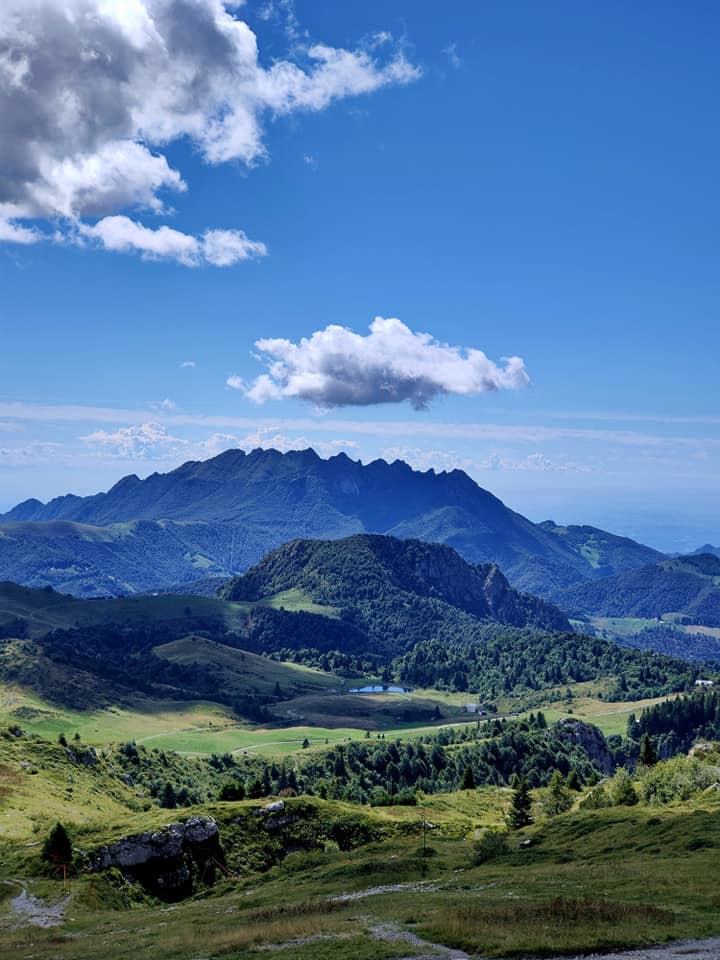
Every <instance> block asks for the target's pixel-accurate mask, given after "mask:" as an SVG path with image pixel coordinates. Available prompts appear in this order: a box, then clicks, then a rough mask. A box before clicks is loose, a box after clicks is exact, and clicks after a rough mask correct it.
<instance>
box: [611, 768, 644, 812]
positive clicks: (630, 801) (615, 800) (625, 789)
mask: <svg viewBox="0 0 720 960" xmlns="http://www.w3.org/2000/svg"><path fill="white" fill-rule="evenodd" d="M608 790H609V794H610V801H611V803H612V805H613V806H614V807H632V806H634V805H635V804H636V803H638V801H639V800H640V797H639V796H638V793H637V790H636V789H635V787H634V786H633V782H632V778H631V776H630V774H629V773H628V772H627V770H626V769H625V768H624V767H620V769H619V770H618V771H617V773H616V774H615V776H614V777H613V778H612V780H611V781H610V783H609V784H608Z"/></svg>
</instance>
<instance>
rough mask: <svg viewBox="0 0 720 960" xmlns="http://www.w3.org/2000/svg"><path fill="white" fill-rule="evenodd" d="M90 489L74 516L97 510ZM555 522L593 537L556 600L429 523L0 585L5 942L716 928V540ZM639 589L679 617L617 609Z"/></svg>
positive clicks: (392, 955)
mask: <svg viewBox="0 0 720 960" xmlns="http://www.w3.org/2000/svg"><path fill="white" fill-rule="evenodd" d="M240 463H241V464H244V461H243V460H242V459H241V460H240ZM272 463H273V464H274V465H275V466H277V465H278V464H279V468H280V475H281V477H282V473H283V471H286V470H287V469H288V468H290V467H292V469H293V470H296V468H297V461H293V459H292V458H290V460H287V459H284V458H281V459H280V460H277V459H274V460H272ZM301 463H303V464H304V465H305V467H306V466H307V463H310V464H311V465H313V469H315V468H316V466H317V465H316V464H315V461H314V460H312V458H310V459H309V460H308V458H307V457H305V458H301ZM257 464H258V465H261V466H262V467H263V468H264V469H266V468H267V466H268V464H267V461H265V460H264V459H262V458H261V459H259V460H258V461H257ZM341 466H343V469H345V467H346V465H345V464H344V463H343V462H342V461H341ZM274 468H275V467H274ZM322 469H323V470H324V469H325V468H324V467H323V468H322ZM374 469H375V470H376V471H377V473H378V475H379V477H380V480H381V481H382V480H383V474H384V469H385V468H384V467H377V468H374ZM394 469H397V468H394ZM194 470H195V468H193V471H194ZM360 475H362V473H361V474H360ZM403 475H405V474H403ZM410 476H411V477H413V474H412V473H411V474H410ZM180 479H181V485H180V491H181V492H182V491H183V490H184V487H183V483H184V480H183V478H182V477H181V478H180ZM466 479H467V478H466ZM435 480H437V476H436V475H434V474H433V475H432V476H431V477H429V478H427V477H425V478H424V479H422V480H419V479H417V478H414V479H413V480H412V482H413V483H415V482H417V483H418V484H419V489H420V490H424V489H425V486H426V485H427V484H429V485H430V486H433V485H434V483H435ZM283 482H284V481H283ZM383 482H384V481H383ZM445 482H446V481H443V483H445ZM452 482H453V483H460V485H461V487H463V489H465V487H467V484H466V481H465V480H463V479H462V478H456V479H454V480H453V481H452ZM138 483H141V482H140V481H138ZM153 483H154V484H155V485H156V487H157V484H161V483H164V480H163V479H162V477H159V478H156V479H155V480H154V481H153ZM129 489H130V490H132V491H136V492H137V493H139V491H138V486H137V484H136V483H135V482H132V483H130V484H129ZM209 489H211V490H212V489H215V494H210V502H212V497H213V495H217V496H220V495H221V494H222V496H223V497H225V495H226V489H227V488H226V487H224V486H220V487H215V488H212V487H210V488H209ZM468 489H470V490H472V487H469V488H468ZM120 492H121V493H122V494H123V496H125V493H124V485H122V484H121V491H120ZM135 495H136V494H135V493H134V494H133V496H135ZM472 496H478V494H476V493H472ZM178 497H179V498H180V494H178ZM76 500H77V498H70V500H67V498H66V499H65V500H63V501H61V502H60V503H59V504H56V505H55V506H53V508H52V509H53V510H57V511H59V512H60V513H62V512H63V511H65V510H69V511H70V513H71V514H73V515H76V514H77V516H82V517H84V518H86V516H85V514H86V512H87V511H90V510H91V509H92V510H96V509H98V504H105V503H106V501H104V500H102V498H101V499H100V501H94V503H93V504H87V505H86V504H84V503H82V502H80V503H78V502H76ZM170 502H172V500H171V501H170ZM180 502H181V500H180V499H178V509H180V506H179V504H180ZM498 503H499V501H498ZM42 509H44V508H42ZM42 509H41V508H40V507H33V506H25V507H23V510H27V511H29V512H30V513H31V514H32V515H33V516H34V515H35V513H38V515H41V514H42ZM102 509H103V510H106V506H103V507H102ZM183 509H185V508H183ZM493 509H498V510H499V509H500V508H495V507H493ZM503 509H504V508H503ZM171 512H172V511H171ZM500 515H501V516H505V515H504V514H502V512H501V513H500ZM103 519H113V514H112V513H106V514H104V515H103ZM505 519H507V518H505ZM78 522H79V521H78V520H57V519H53V520H50V521H45V520H34V519H32V520H21V521H16V520H12V521H10V524H12V523H21V524H30V525H32V524H38V525H40V527H42V524H45V523H49V524H61V526H60V529H59V531H58V530H55V532H54V533H53V536H55V534H56V533H58V532H59V533H60V535H61V536H65V535H66V533H67V528H66V527H65V526H63V524H67V523H72V524H76V523H78ZM83 522H84V520H83ZM113 522H116V521H113ZM138 522H139V521H138ZM149 522H152V523H155V522H156V521H146V520H143V521H142V523H149ZM157 522H159V521H157ZM162 522H163V523H165V521H162ZM173 522H175V521H173ZM183 522H185V521H183ZM193 522H195V521H193ZM503 522H505V520H503ZM513 522H514V521H513ZM518 522H520V521H518ZM133 523H135V521H133ZM521 526H522V524H521ZM523 529H524V530H525V534H527V535H528V536H530V534H529V533H528V528H527V527H523ZM538 531H541V533H537V534H536V533H532V536H533V537H536V536H537V537H550V538H555V540H558V541H559V542H561V543H562V544H563V546H562V548H561V549H562V550H565V551H566V554H565V560H564V561H563V563H565V564H567V563H568V562H569V561H568V554H567V551H570V553H572V554H573V555H574V557H575V559H574V560H572V562H571V563H570V566H566V567H565V573H564V574H563V584H564V585H563V586H562V588H558V589H555V588H554V587H553V588H552V589H551V588H550V587H549V586H548V583H549V581H548V580H547V579H545V580H544V582H545V584H546V586H548V594H549V595H552V596H553V598H554V599H555V600H557V602H553V600H549V599H544V598H543V597H541V596H536V595H533V594H532V593H526V592H523V591H522V590H519V589H518V588H517V586H516V585H515V583H514V582H513V579H512V578H507V577H506V576H505V574H504V573H503V571H502V569H501V568H500V567H499V566H498V565H497V563H495V562H492V561H491V560H489V559H488V560H479V561H469V560H468V558H467V555H466V553H464V551H463V550H456V549H453V547H452V546H450V545H449V543H432V542H427V541H425V540H421V539H417V538H415V537H414V536H410V535H409V533H410V529H409V528H403V529H402V530H401V531H400V532H402V536H388V535H386V534H369V533H358V532H351V534H350V535H349V536H340V537H337V538H332V539H317V538H314V539H307V538H306V539H297V538H296V539H291V540H290V541H289V542H287V543H283V544H282V545H280V546H277V547H276V548H275V549H273V550H270V552H269V553H266V554H265V555H263V556H262V557H260V558H259V559H258V561H257V562H255V563H253V564H250V563H248V566H247V568H246V569H244V571H243V572H240V573H236V572H235V573H234V575H233V576H224V577H222V576H220V577H215V575H214V574H212V575H210V576H208V577H206V578H205V579H197V580H194V581H192V582H188V590H187V591H185V592H183V591H180V592H173V591H172V590H169V591H167V592H166V591H165V590H162V589H154V590H150V591H149V592H146V593H138V592H133V591H130V595H126V596H105V597H96V598H88V597H82V596H75V595H73V594H72V593H67V592H60V591H59V590H57V589H55V588H54V587H53V586H52V585H51V584H49V583H45V584H43V585H42V586H35V587H33V586H29V585H27V584H26V585H19V584H17V583H14V582H11V581H8V582H4V583H0V881H2V883H1V884H0V889H1V890H2V895H1V896H0V956H6V955H7V956H8V957H10V956H13V957H14V956H15V955H16V954H17V952H18V950H23V951H25V953H27V954H33V953H34V952H35V953H38V954H39V955H43V954H44V953H45V952H47V950H48V949H50V948H52V950H53V951H54V954H55V955H57V956H60V957H64V956H65V957H67V958H68V960H70V958H73V960H75V958H77V960H83V958H84V957H88V958H89V957H91V956H94V955H96V954H97V951H98V949H101V948H102V946H103V944H105V945H107V944H110V943H111V944H112V956H113V958H115V957H118V958H122V957H128V958H130V956H133V957H135V956H138V957H145V958H147V960H165V958H168V960H169V958H170V957H173V958H176V957H186V958H188V960H191V958H192V960H195V957H196V956H198V955H199V954H198V951H199V950H201V951H203V952H202V955H203V957H207V958H208V960H210V958H212V960H216V958H217V960H221V958H224V957H228V960H251V958H259V957H261V956H264V955H265V954H266V952H267V951H268V950H270V949H271V950H272V952H273V955H278V956H284V955H285V956H288V957H290V956H292V957H293V958H294V957H296V956H298V957H306V958H307V960H325V958H328V960H329V958H331V957H334V956H336V955H337V954H338V952H342V953H343V954H344V953H345V952H347V951H352V952H353V953H354V954H356V955H357V957H358V958H365V960H397V958H399V957H400V956H402V957H403V958H406V957H412V956H418V957H427V956H433V957H435V956H437V957H453V956H457V957H461V956H462V957H474V956H482V957H501V956H515V957H535V956H537V955H538V953H539V952H540V953H542V952H544V953H546V954H547V953H551V952H554V953H558V954H561V953H563V952H568V951H578V950H580V951H587V950H608V949H611V948H616V947H623V946H627V945H637V944H652V943H657V942H659V941H662V940H664V939H673V940H677V939H678V938H682V937H700V938H704V937H711V936H713V935H715V934H716V933H717V927H716V924H715V920H714V916H715V914H714V907H713V905H714V903H715V899H716V898H715V895H714V893H713V892H711V888H710V884H709V883H708V881H707V878H706V875H707V872H708V870H709V867H708V864H709V863H710V862H711V860H712V856H713V852H714V851H715V849H716V846H717V845H718V844H720V836H718V837H716V836H715V834H716V832H717V830H716V824H717V819H718V818H717V813H718V812H719V811H720V808H719V807H718V803H719V802H720V801H718V799H717V791H716V788H715V786H714V784H715V782H716V780H717V779H718V778H719V777H720V747H718V746H717V743H718V742H720V698H719V697H718V694H717V692H716V691H715V689H714V685H715V684H717V683H720V658H715V657H714V652H715V644H716V643H718V642H720V641H719V640H718V638H717V637H716V636H715V633H716V632H717V629H718V628H716V627H714V626H712V625H706V624H701V625H699V626H696V624H695V623H693V622H691V619H692V611H693V610H695V609H700V608H699V607H698V603H699V602H700V601H699V600H698V599H697V597H700V596H701V598H702V603H703V604H704V607H703V608H702V609H705V610H709V609H711V604H712V603H713V602H714V601H713V597H714V593H713V591H714V590H715V589H718V588H717V584H716V582H715V580H714V577H713V576H712V575H711V572H710V571H709V568H708V564H709V563H713V562H715V558H711V559H710V560H708V559H707V558H706V556H705V555H698V556H697V557H694V558H692V557H691V558H679V559H674V560H672V561H667V560H665V559H662V558H658V556H656V555H655V554H654V553H653V554H648V552H647V551H646V548H643V547H642V546H641V545H637V544H633V543H632V541H624V540H622V538H612V537H611V536H610V535H608V534H605V533H603V532H602V531H597V530H595V529H594V528H586V527H576V528H575V527H558V526H557V525H556V524H550V523H547V524H541V525H539V526H538ZM25 532H26V533H28V531H27V530H26V531H25ZM48 533H49V528H47V529H46V528H42V529H35V528H34V527H33V530H32V536H34V537H40V538H41V540H42V537H45V536H46V535H48ZM76 534H77V531H74V532H73V536H75V535H76ZM525 534H523V535H525ZM83 535H85V534H83ZM131 535H132V536H134V533H133V534H131ZM112 536H113V537H115V533H113V534H112ZM112 542H113V543H116V541H115V540H113V541H112ZM538 542H539V541H538V540H536V541H535V547H533V549H536V548H537V543H538ZM550 542H554V541H553V540H552V539H551V541H550ZM0 547H2V544H0ZM114 549H115V547H113V550H114ZM465 549H466V550H467V549H468V548H467V546H466V547H465ZM473 549H474V548H473ZM554 549H555V548H553V550H554ZM1 552H2V551H1V549H0V553H1ZM647 561H649V563H648V562H647ZM110 563H111V564H112V561H110ZM643 563H645V565H643ZM582 564H586V565H587V568H584V567H582V566H579V565H582ZM634 564H639V566H634ZM573 565H574V566H573ZM511 566H512V565H511ZM531 566H532V568H533V569H534V570H535V571H536V573H535V574H533V576H536V574H537V571H539V570H540V569H542V570H544V571H545V573H544V574H543V576H545V577H547V576H548V575H549V576H551V577H553V578H554V577H555V576H556V575H557V571H558V569H559V568H558V567H557V558H555V559H548V557H547V556H545V557H544V558H541V557H540V556H539V555H535V556H534V558H533V559H532V563H531ZM571 567H572V568H573V569H574V570H575V573H574V574H573V575H572V576H571V577H570V580H571V582H572V583H574V586H568V585H567V577H568V576H570V575H569V574H568V573H567V571H568V570H569V569H570V568H571ZM208 569H209V568H208ZM514 569H515V571H516V578H515V579H516V580H517V579H518V577H517V570H518V568H517V567H515V568H514ZM524 569H525V571H526V573H527V570H528V569H530V568H529V567H527V566H526V567H524ZM581 569H582V570H584V571H585V572H584V573H582V574H581V575H580V576H581V579H580V580H577V579H576V574H578V571H579V570H581ZM613 571H615V572H613ZM211 573H212V572H211ZM526 573H524V574H523V575H522V576H521V577H520V578H519V579H520V580H521V581H522V579H523V577H525V576H526ZM578 575H579V574H578ZM93 576H94V575H93ZM658 577H659V578H660V579H659V581H658ZM663 578H665V579H663ZM668 578H670V581H668ZM678 578H681V580H682V582H681V585H680V588H679V589H680V591H681V592H678V589H676V587H677V583H678ZM72 582H73V584H74V585H75V586H77V584H78V583H79V581H77V580H75V581H72ZM666 582H667V583H668V584H670V586H669V587H668V590H665V592H663V590H664V586H663V585H664V584H666ZM620 583H622V584H629V585H630V586H628V587H627V590H628V592H627V596H628V597H630V596H631V595H633V596H634V594H632V593H631V591H632V590H634V591H635V592H636V593H637V595H638V597H640V595H641V594H642V595H643V596H644V595H647V596H651V595H652V596H655V598H656V601H657V603H659V604H660V605H661V606H662V605H663V604H664V603H668V604H671V605H672V603H673V602H674V607H673V611H674V612H670V613H668V611H667V610H662V612H661V613H659V614H658V615H657V616H655V615H654V614H653V616H648V615H645V614H647V612H648V610H647V609H646V607H643V606H642V604H643V603H645V604H647V602H649V601H647V600H641V599H639V600H637V601H633V604H634V605H633V604H629V605H628V606H627V607H626V606H622V605H621V607H619V608H618V607H617V606H616V607H613V608H607V609H606V608H605V607H603V606H602V603H603V602H604V601H602V600H599V599H598V598H602V597H604V596H606V595H607V596H609V595H610V594H609V593H608V591H609V590H610V589H611V585H612V584H615V585H616V586H614V587H612V589H613V590H615V591H616V592H615V594H613V596H615V597H616V600H615V601H614V602H616V603H617V602H618V601H617V596H618V594H617V585H618V584H620ZM658 584H659V585H658ZM83 589H84V588H83ZM83 589H80V591H79V592H80V593H82V592H83ZM673 589H675V593H672V590H673ZM698 590H699V593H698ZM653 591H654V593H653ZM683 591H684V592H683ZM109 592H110V593H114V592H116V591H115V589H114V588H113V589H111V590H110V591H109ZM681 593H682V597H681ZM621 595H622V596H624V595H625V594H621ZM577 598H582V605H581V606H578V603H579V602H580V601H579V600H578V599H577ZM683 598H689V599H686V600H683V602H680V600H681V599H683ZM693 604H694V606H693ZM658 609H659V608H658ZM668 609H669V608H668ZM620 612H622V613H623V615H622V616H621V615H619V613H620ZM616 614H617V615H616ZM641 614H643V615H641ZM570 617H572V619H570ZM703 619H708V618H707V617H703ZM698 744H700V746H698ZM703 744H704V746H703ZM701 747H702V750H701ZM698 751H699V752H698ZM58 824H59V825H60V826H57V825H58ZM53 825H55V826H53ZM57 830H60V834H58V836H59V837H60V840H58V839H57V838H56V837H55V834H54V832H53V831H57ZM54 837H55V839H53V838H54ZM63 837H67V839H66V840H63ZM53 844H60V846H59V847H58V848H57V849H58V850H59V851H60V852H57V851H56V852H53V851H55V847H54V846H53ZM63 844H65V846H63ZM63 850H64V851H65V852H64V853H63V852H62V851H63ZM63 858H64V859H63ZM61 868H62V871H61V872H62V874H63V877H64V879H62V878H60V877H59V875H58V870H60V869H61ZM649 870H651V871H652V874H653V880H652V882H650V883H647V882H646V881H643V882H642V883H640V878H641V877H645V875H646V874H647V872H648V871H649ZM670 872H672V877H673V879H672V881H668V879H667V876H668V875H669V873H670ZM663 877H664V879H663ZM18 891H19V892H18ZM229 917H230V918H232V920H231V921H230V922H228V919H227V918H229ZM511 917H512V922H511ZM221 918H222V919H221ZM38 924H39V925H38ZM45 924H47V926H45Z"/></svg>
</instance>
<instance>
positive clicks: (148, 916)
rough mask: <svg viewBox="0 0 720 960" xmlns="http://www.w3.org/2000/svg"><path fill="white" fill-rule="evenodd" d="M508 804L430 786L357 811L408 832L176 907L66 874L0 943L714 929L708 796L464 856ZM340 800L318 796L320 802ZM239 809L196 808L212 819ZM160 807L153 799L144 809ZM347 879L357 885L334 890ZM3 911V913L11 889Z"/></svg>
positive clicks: (514, 945)
mask: <svg viewBox="0 0 720 960" xmlns="http://www.w3.org/2000/svg"><path fill="white" fill-rule="evenodd" d="M318 803H320V802H319V801H318ZM505 803H506V797H505V795H504V794H500V795H498V794H497V793H496V792H495V791H493V790H486V791H473V792H471V793H468V794H459V795H458V794H456V795H452V796H439V797H435V798H432V801H430V800H427V801H426V806H425V807H424V808H423V809H421V810H418V809H408V808H405V809H401V808H397V809H393V808H387V809H383V810H381V811H369V812H368V816H370V817H374V818H377V819H378V822H383V823H385V824H387V825H392V824H400V823H401V822H403V821H404V822H406V823H408V821H409V823H408V825H409V826H410V825H412V827H413V829H414V832H413V834H411V835H405V836H403V835H402V834H395V835H394V836H389V837H388V838H387V839H386V840H384V841H383V842H382V843H375V844H370V845H368V846H366V847H361V848H358V849H356V850H353V851H350V852H338V851H332V850H330V851H328V852H326V853H315V854H305V853H295V854H291V855H290V856H288V857H287V858H286V859H285V860H284V861H283V862H282V863H280V864H279V865H278V866H276V867H273V868H272V869H271V870H270V871H269V872H267V873H266V874H264V875H262V876H257V875H255V876H249V877H247V878H246V879H240V880H230V881H227V882H224V883H221V884H220V886H219V887H218V888H216V889H215V890H214V891H213V895H212V896H211V897H210V898H207V899H203V898H199V899H196V900H194V901H188V902H185V903H183V904H182V906H181V907H178V906H171V907H160V908H158V907H154V908H152V907H144V906H138V907H135V908H133V910H132V911H130V912H128V911H126V910H125V911H123V910H120V911H118V910H108V909H104V908H103V906H102V901H103V894H104V891H103V884H102V881H101V880H90V879H88V878H82V879H80V880H79V881H73V882H72V884H71V886H70V892H71V893H72V894H73V896H74V900H73V903H72V905H71V908H70V910H69V915H70V918H71V919H69V920H68V921H67V923H66V924H65V927H64V928H63V929H62V930H58V929H55V930H37V929H31V928H25V929H15V930H13V929H8V927H7V925H5V932H4V933H0V956H2V957H15V956H26V955H31V954H32V955H35V956H46V955H47V956H50V955H52V956H54V957H57V958H60V960H91V958H92V960H95V958H96V957H98V956H106V955H108V954H107V950H108V945H109V944H112V956H113V960H125V958H128V960H129V958H131V957H132V958H138V960H170V958H172V960H191V958H198V957H201V956H202V957H203V958H208V960H215V958H219V957H224V958H226V960H249V958H257V960H259V958H261V957H263V956H267V955H268V954H267V952H266V950H264V949H262V948H263V947H266V946H267V945H269V944H275V945H279V946H280V947H282V949H279V950H277V951H273V953H272V955H273V957H278V958H287V960H290V958H293V960H294V958H301V960H325V958H328V960H332V958H334V957H337V956H350V955H352V956H353V957H354V958H355V960H389V958H397V957H408V956H412V955H413V953H414V951H413V946H412V944H408V943H407V942H406V941H403V940H395V941H391V940H388V939H382V937H384V936H386V935H388V934H390V933H392V934H393V935H394V936H398V935H400V934H402V932H403V931H411V932H412V933H413V934H414V935H415V936H418V937H420V938H423V939H425V940H429V941H432V942H435V943H442V944H447V945H452V946H456V947H459V948H462V949H464V950H466V951H468V952H469V953H470V954H474V953H475V951H478V952H481V953H482V954H483V955H516V956H527V955H529V954H533V955H536V954H537V953H541V952H542V953H555V952H561V951H580V950H583V951H587V950H601V949H605V948H610V947H613V946H623V945H627V944H641V943H652V942H662V941H663V940H665V939H670V938H682V937H688V936H710V935H717V934H718V933H719V932H720V922H719V921H718V917H717V902H718V901H717V885H716V869H715V868H716V859H717V849H718V848H719V847H720V817H719V816H718V813H719V812H720V806H719V804H718V800H717V798H711V799H703V800H701V801H700V802H698V803H695V804H686V805H676V806H672V807H663V808H658V809H650V808H634V809H631V810H629V809H627V808H623V809H617V808H616V809H612V810H601V811H593V812H592V813H589V812H582V811H580V812H574V813H570V814H566V815H563V816H561V817H558V818H556V819H555V820H554V821H550V822H548V823H543V824H539V825H537V826H534V827H530V828H527V829H526V830H524V831H523V832H522V833H521V834H520V835H519V837H518V839H524V838H531V839H532V844H531V845H530V846H529V848H527V849H523V850H518V849H517V840H515V839H514V838H513V839H514V842H513V843H512V844H511V846H510V850H509V852H508V854H507V855H505V856H504V857H502V858H501V859H499V860H496V861H493V862H490V863H487V864H484V865H481V866H473V865H472V862H471V843H470V839H471V837H472V836H473V833H474V831H475V830H476V829H477V827H478V826H481V825H482V826H487V825H491V824H493V823H498V822H499V821H500V817H501V815H502V808H503V806H504V804H505ZM341 806H342V805H338V804H334V805H330V804H328V805H327V813H328V816H332V815H335V814H336V813H339V812H341V811H340V807H341ZM247 807H248V804H247V803H246V804H237V805H232V804H217V805H215V806H213V807H210V808H207V809H206V811H205V812H210V813H212V814H213V815H215V816H216V818H217V819H218V820H219V822H221V830H222V823H223V822H224V821H225V820H227V819H228V817H231V816H237V815H238V814H239V813H240V812H241V811H242V810H246V809H247ZM351 809H352V808H349V807H348V808H347V810H348V812H350V811H351ZM234 811H236V812H234ZM144 816H145V815H144ZM421 817H426V818H427V819H428V820H430V821H431V822H432V823H433V824H435V825H436V826H435V828H434V829H432V830H431V831H430V833H429V840H428V844H429V845H430V846H431V847H432V848H433V850H434V851H435V855H434V856H433V857H431V858H428V859H425V860H423V859H422V858H421V857H418V855H417V852H418V847H419V843H420V836H419V828H420V822H419V821H420V819H421ZM168 819H169V816H168V812H167V811H157V812H154V813H153V814H152V815H151V817H150V818H149V820H148V823H152V824H154V825H155V826H159V825H161V823H163V822H168ZM85 838H86V839H88V840H90V839H92V835H91V834H90V833H88V832H87V831H86V833H85ZM397 885H399V886H397ZM378 888H379V889H378ZM32 889H33V892H35V893H36V894H38V895H43V896H45V897H47V898H48V900H53V899H55V900H57V899H59V898H60V897H61V896H62V895H63V891H62V886H61V884H58V883H51V882H49V881H39V882H37V883H36V884H35V885H34V886H33V888H32ZM352 893H356V894H364V895H363V896H360V897H359V898H358V899H348V900H343V901H333V900H332V898H333V897H337V896H338V895H347V894H352ZM0 912H4V913H5V917H6V918H7V917H8V915H9V911H8V905H7V901H6V902H5V904H4V905H0ZM378 937H380V938H381V939H378ZM296 940H299V941H300V942H295V941H296ZM418 952H419V953H420V954H423V955H426V956H427V955H428V954H429V953H431V952H433V951H430V950H428V949H420V950H419V951H418Z"/></svg>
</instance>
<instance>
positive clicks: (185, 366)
mask: <svg viewBox="0 0 720 960" xmlns="http://www.w3.org/2000/svg"><path fill="white" fill-rule="evenodd" d="M179 366H180V369H181V370H194V369H195V367H196V366H197V363H196V362H195V361H194V360H183V362H182V363H181V364H180V365H179Z"/></svg>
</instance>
